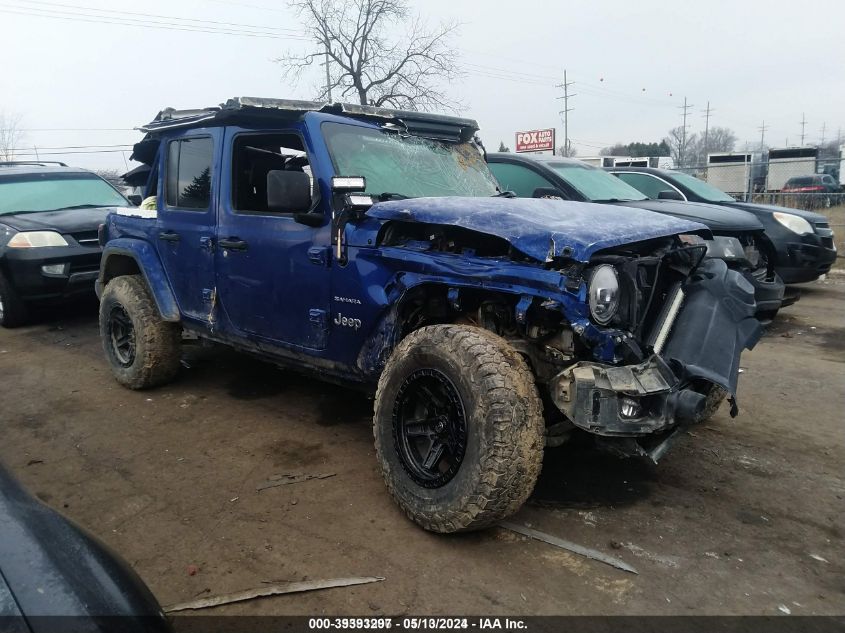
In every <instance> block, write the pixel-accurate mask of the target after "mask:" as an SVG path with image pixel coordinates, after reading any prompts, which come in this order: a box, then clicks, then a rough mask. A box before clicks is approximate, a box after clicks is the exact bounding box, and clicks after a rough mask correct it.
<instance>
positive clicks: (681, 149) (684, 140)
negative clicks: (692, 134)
mask: <svg viewBox="0 0 845 633" xmlns="http://www.w3.org/2000/svg"><path fill="white" fill-rule="evenodd" d="M678 107H679V108H681V109H682V110H683V111H684V125H683V127H681V146H680V147H679V148H678V167H683V166H684V150H686V148H687V113H688V112H689V110H690V108H692V104H687V98H686V97H684V105H682V106H678Z"/></svg>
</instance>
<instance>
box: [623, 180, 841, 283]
mask: <svg viewBox="0 0 845 633" xmlns="http://www.w3.org/2000/svg"><path fill="white" fill-rule="evenodd" d="M608 171H609V172H610V173H612V174H614V175H615V176H617V177H618V178H620V179H621V180H623V181H625V182H626V183H627V184H629V185H631V186H632V187H634V188H635V189H637V190H639V191H641V192H642V193H643V194H645V195H647V196H648V197H649V198H657V197H658V196H664V197H665V196H669V195H671V196H672V197H674V198H677V199H679V200H689V201H690V202H706V203H708V204H717V205H720V206H723V207H731V208H734V209H741V210H742V211H748V212H749V213H753V214H754V215H756V216H757V219H758V220H760V223H761V224H762V225H763V228H765V229H766V238H767V239H768V240H769V242H770V243H771V245H772V249H773V250H774V253H775V257H774V264H775V271H776V272H777V273H778V274H779V275H780V276H781V278H782V279H783V280H784V282H785V283H788V284H800V283H804V282H808V281H815V280H816V279H818V277H819V276H820V275H823V274H825V273H826V272H827V271H829V270H830V266H831V265H832V264H833V262H834V261H835V260H836V245H835V243H834V235H833V231H832V230H831V228H830V222H829V220H828V219H827V218H826V217H825V216H823V215H821V214H819V213H813V212H812V211H804V210H802V209H793V208H790V207H778V206H775V205H771V204H754V203H751V202H740V201H739V200H736V199H734V198H732V197H731V196H729V195H728V194H726V193H725V192H723V191H721V190H720V189H717V188H716V187H714V186H713V185H711V184H708V183H706V182H704V181H703V180H699V179H698V178H695V177H693V176H689V175H687V174H684V173H681V172H677V171H669V170H666V169H650V168H644V167H610V168H608ZM810 178H811V176H810ZM787 184H789V183H787Z"/></svg>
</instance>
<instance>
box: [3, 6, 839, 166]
mask: <svg viewBox="0 0 845 633" xmlns="http://www.w3.org/2000/svg"><path fill="white" fill-rule="evenodd" d="M411 1H412V2H413V4H414V5H415V7H416V10H417V11H419V13H421V14H422V15H423V16H424V17H426V18H427V19H428V20H429V21H430V22H431V23H436V22H438V21H440V20H452V19H454V20H457V21H459V22H461V23H462V25H463V26H462V27H461V29H460V33H459V36H458V37H456V38H455V39H454V45H455V46H456V47H457V48H458V49H459V50H460V59H461V65H462V67H463V70H464V71H465V73H466V75H465V77H464V79H463V80H461V81H458V82H455V83H454V84H453V85H451V86H449V92H450V95H451V96H453V97H455V98H456V99H460V100H461V101H462V102H463V103H465V104H466V106H467V107H466V110H465V112H463V114H466V115H469V116H472V117H474V118H476V119H477V120H478V121H479V123H480V125H481V135H482V138H483V139H484V141H485V143H486V145H487V146H488V149H495V148H496V147H498V143H499V141H500V140H502V141H504V142H505V144H506V145H509V146H510V147H511V148H512V147H513V145H514V140H513V139H514V133H515V132H516V131H517V130H525V129H534V128H541V127H556V128H557V129H558V135H559V137H558V138H559V140H560V142H562V137H563V124H562V122H561V118H560V116H559V114H558V111H559V110H561V109H562V101H560V100H558V99H556V97H558V96H560V95H561V94H562V93H561V90H560V89H559V88H556V87H555V84H557V83H560V82H561V80H562V75H563V69H564V68H566V69H567V70H568V78H569V80H570V81H574V82H575V84H574V85H573V86H572V88H571V90H572V92H574V93H576V94H577V96H575V97H574V98H573V99H572V100H571V102H570V107H571V108H574V111H573V112H572V113H571V114H570V122H569V134H570V137H571V138H572V139H573V141H572V143H573V146H574V147H576V148H577V150H578V153H579V155H581V156H586V155H591V154H597V153H598V151H599V149H600V148H601V147H603V146H606V145H610V144H613V143H615V142H617V141H620V142H628V141H634V140H642V141H658V140H660V139H661V138H662V137H663V136H665V134H666V132H667V130H669V128H671V127H673V126H676V125H679V124H680V122H681V108H679V106H680V105H682V104H683V100H684V97H685V96H686V97H687V98H688V100H689V103H691V104H693V105H694V107H693V108H691V109H690V112H689V120H688V123H689V125H690V129H691V131H693V132H697V131H701V130H702V129H703V127H704V117H703V109H704V107H705V105H706V104H707V101H708V100H709V101H710V105H711V108H713V110H714V112H713V115H712V118H711V123H710V124H711V125H718V126H727V127H730V128H732V129H733V130H734V131H735V132H736V134H737V136H738V137H739V139H740V144H739V146H738V148H737V149H743V148H744V146H745V141H749V142H752V143H754V144H759V141H760V130H759V127H760V126H761V125H762V123H763V121H764V120H765V124H766V126H767V128H768V129H767V130H766V142H767V144H769V145H771V146H782V145H784V144H785V143H786V142H787V141H788V142H789V144H790V145H797V144H798V141H799V137H800V133H801V125H800V121H801V117H802V113H804V114H805V116H806V120H807V125H806V140H807V143H811V142H817V141H819V140H820V136H821V134H822V126H823V125H825V126H826V131H825V138H826V140H830V139H832V138H836V136H837V133H838V132H839V130H840V128H845V107H843V106H845V71H844V70H843V68H845V35H843V33H845V2H840V1H821V0H815V1H814V2H809V3H808V2H801V3H799V2H797V1H794V0H793V1H784V0H777V1H773V0H768V1H755V2H738V1H736V0H733V1H723V0H703V1H699V2H695V3H692V2H665V1H664V2H651V1H647V0H639V1H636V2H633V1H609V0H603V1H601V2H596V1H590V2H588V1H584V2H566V1H558V2H548V1H547V2H541V1H539V0H520V1H519V2H513V1H508V2H504V1H501V0H485V1H484V2H481V1H474V2H469V1H467V0H428V1H426V2H423V1H422V0H411ZM97 8H99V9H102V10H111V11H123V12H135V13H136V14H137V13H143V14H147V15H146V16H141V15H135V16H132V15H127V14H122V19H123V20H124V21H125V20H127V19H128V20H133V19H134V20H139V21H140V20H150V19H155V20H157V21H158V22H160V23H162V24H163V25H170V28H179V27H180V26H182V25H189V24H192V23H191V22H189V21H188V20H189V19H201V20H208V21H215V22H219V23H222V24H228V25H232V24H238V25H254V26H259V27H261V28H262V29H263V32H265V33H267V32H269V31H270V30H272V33H274V34H276V33H278V37H248V36H241V35H232V34H230V35H223V34H218V33H198V32H185V31H182V30H165V29H154V28H149V27H142V26H128V25H119V24H109V23H107V22H109V21H112V22H113V21H114V19H111V20H110V19H109V18H108V17H106V16H107V15H115V14H106V13H103V12H97V11H94V10H92V9H97ZM32 14H40V15H41V16H42V17H37V16H36V15H32ZM44 15H52V16H53V17H43V16H44ZM149 15H157V16H163V17H158V18H150V17H149ZM97 16H99V17H97ZM178 18H181V19H178ZM85 20H88V21H85ZM0 24H2V26H3V28H2V46H3V55H4V63H3V65H2V72H0V110H2V111H5V112H6V113H7V114H8V113H16V114H19V115H20V116H21V117H22V124H21V127H23V128H24V129H25V130H26V132H25V138H24V140H23V143H22V145H23V146H24V147H25V148H32V147H33V146H35V147H37V148H39V155H40V157H41V158H42V159H46V158H48V157H49V158H52V159H58V160H65V161H66V162H68V163H72V164H76V165H81V166H85V167H90V168H97V167H116V168H123V167H124V166H125V164H124V153H121V152H103V153H89V154H81V153H80V154H68V155H61V156H56V155H49V153H50V152H56V151H61V150H53V149H48V148H55V147H68V146H87V147H86V148H85V149H84V151H97V152H101V151H102V150H109V149H113V148H110V147H107V146H113V145H118V144H131V143H133V142H135V141H137V140H138V139H139V135H138V133H137V132H134V131H132V128H133V127H134V126H137V125H140V124H142V123H145V122H147V121H149V120H150V119H151V118H152V117H153V116H154V115H155V114H156V113H157V112H158V111H159V110H160V109H161V108H162V107H165V106H174V107H181V108H192V107H204V106H209V105H215V104H218V103H220V102H221V101H224V100H225V99H227V98H229V97H233V96H240V95H249V96H270V97H282V98H285V97H287V98H298V99H303V98H305V99H307V98H310V97H312V96H313V95H314V82H316V81H318V79H319V74H318V73H315V74H314V75H313V76H311V77H310V78H309V77H306V78H305V79H304V80H303V81H302V82H301V83H300V84H298V85H290V84H287V83H283V82H282V80H281V75H280V69H279V66H278V65H277V64H275V63H274V62H273V61H272V60H273V59H274V58H275V57H278V56H279V55H281V54H283V53H284V52H286V51H301V50H305V49H306V48H307V46H308V44H307V42H305V41H303V40H302V39H299V38H297V33H298V26H299V22H298V20H297V18H296V17H295V16H294V15H293V14H292V13H291V12H290V11H289V10H288V9H287V7H286V3H285V2H284V1H283V0H280V1H278V2H274V1H273V0H168V1H164V0H146V1H145V2H143V3H139V2H129V1H128V0H109V1H101V0H51V1H50V2H46V1H44V2H42V1H41V0H0ZM193 24H194V25H196V24H197V23H193ZM209 26H211V25H209ZM214 28H218V29H219V28H224V27H223V26H220V25H218V26H216V27H214ZM228 28H238V29H241V30H247V27H246V26H237V27H231V26H230V27H228ZM82 128H84V129H82ZM57 129H62V130H63V131H54V130H57ZM45 130H51V131H45ZM843 134H845V132H843ZM90 146H101V147H90ZM128 154H129V153H128V152H126V153H125V156H126V158H128Z"/></svg>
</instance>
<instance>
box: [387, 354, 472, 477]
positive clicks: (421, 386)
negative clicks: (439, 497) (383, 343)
mask: <svg viewBox="0 0 845 633" xmlns="http://www.w3.org/2000/svg"><path fill="white" fill-rule="evenodd" d="M467 440H468V437H467V419H466V413H465V411H464V406H463V403H462V402H461V397H460V395H459V393H458V390H457V388H456V387H455V385H454V384H453V383H452V381H451V380H449V378H448V377H447V376H446V375H445V374H443V373H441V372H440V371H438V370H436V369H430V368H425V369H418V370H416V371H415V372H413V373H412V374H411V375H410V376H408V377H407V378H406V379H405V381H404V382H403V383H402V386H401V387H400V388H399V392H398V394H397V396H396V401H395V404H394V407H393V441H394V444H395V447H396V452H397V453H398V455H399V460H400V462H401V464H402V467H403V468H404V469H405V472H407V473H408V476H410V478H411V479H412V480H413V481H415V482H416V483H417V484H419V485H420V486H423V487H424V488H440V487H441V486H444V485H446V484H447V483H448V482H449V481H451V480H452V478H453V477H454V476H455V474H456V473H457V472H458V469H459V468H460V466H461V462H462V460H463V459H464V455H465V453H466V448H467Z"/></svg>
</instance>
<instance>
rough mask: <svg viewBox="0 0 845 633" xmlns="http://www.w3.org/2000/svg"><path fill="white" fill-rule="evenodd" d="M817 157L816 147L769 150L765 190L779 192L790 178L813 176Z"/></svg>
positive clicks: (817, 149)
mask: <svg viewBox="0 0 845 633" xmlns="http://www.w3.org/2000/svg"><path fill="white" fill-rule="evenodd" d="M818 155H819V148H818V147H783V148H778V149H770V150H769V174H768V176H767V178H766V190H768V191H780V190H781V189H783V186H784V185H785V184H786V181H787V180H789V179H790V178H794V177H795V176H812V175H813V174H815V173H816V159H817V158H818Z"/></svg>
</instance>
